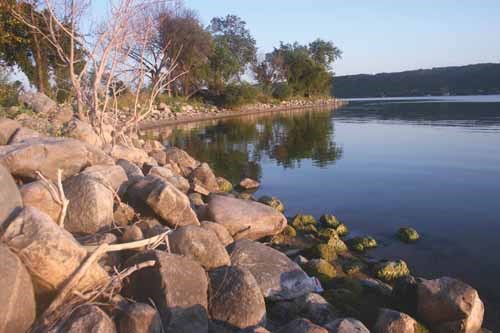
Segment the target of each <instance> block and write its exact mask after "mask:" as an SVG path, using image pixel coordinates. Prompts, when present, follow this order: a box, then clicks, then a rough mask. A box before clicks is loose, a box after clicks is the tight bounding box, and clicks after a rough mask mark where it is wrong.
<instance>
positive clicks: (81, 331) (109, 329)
mask: <svg viewBox="0 0 500 333" xmlns="http://www.w3.org/2000/svg"><path fill="white" fill-rule="evenodd" d="M89 332H91V333H116V326H115V323H114V322H113V320H111V318H109V316H108V315H107V314H106V313H105V312H104V311H102V310H101V309H100V308H99V307H98V306H95V305H90V304H86V305H82V306H79V307H77V308H76V309H75V310H73V312H72V313H71V315H70V316H69V317H68V319H67V320H66V321H65V322H64V324H63V326H62V327H61V329H60V330H58V333H89Z"/></svg>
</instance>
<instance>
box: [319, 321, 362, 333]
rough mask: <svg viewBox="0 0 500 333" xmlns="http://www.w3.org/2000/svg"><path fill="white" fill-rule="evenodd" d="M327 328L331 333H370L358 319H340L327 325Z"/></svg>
mask: <svg viewBox="0 0 500 333" xmlns="http://www.w3.org/2000/svg"><path fill="white" fill-rule="evenodd" d="M324 327H325V328H327V329H328V332H330V333H370V331H369V330H368V328H366V326H365V325H363V323H362V322H360V321H359V320H357V319H354V318H339V319H335V320H334V321H332V322H330V323H328V324H325V325H324Z"/></svg>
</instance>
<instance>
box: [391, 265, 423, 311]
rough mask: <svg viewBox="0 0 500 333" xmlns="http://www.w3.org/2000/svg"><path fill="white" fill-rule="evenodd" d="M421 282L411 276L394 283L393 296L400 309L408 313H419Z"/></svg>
mask: <svg viewBox="0 0 500 333" xmlns="http://www.w3.org/2000/svg"><path fill="white" fill-rule="evenodd" d="M418 283H419V281H418V280H417V279H416V278H414V277H413V276H411V275H408V276H404V277H402V278H400V279H397V280H396V281H394V283H393V285H394V288H393V292H392V296H393V297H394V300H395V303H396V304H397V305H398V309H399V310H401V311H403V312H406V313H412V314H413V313H416V312H417V288H418Z"/></svg>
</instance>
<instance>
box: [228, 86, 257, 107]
mask: <svg viewBox="0 0 500 333" xmlns="http://www.w3.org/2000/svg"><path fill="white" fill-rule="evenodd" d="M259 95H260V91H259V89H258V88H256V87H254V86H252V85H251V84H248V83H242V84H230V85H228V86H226V88H225V89H224V93H223V96H222V97H223V98H222V101H223V105H224V106H226V107H229V108H235V107H240V106H243V105H245V104H252V103H255V102H256V101H257V99H258V97H259Z"/></svg>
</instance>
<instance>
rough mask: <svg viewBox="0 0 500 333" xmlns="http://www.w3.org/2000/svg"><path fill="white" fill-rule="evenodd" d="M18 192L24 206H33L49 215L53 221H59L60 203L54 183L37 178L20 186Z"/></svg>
mask: <svg viewBox="0 0 500 333" xmlns="http://www.w3.org/2000/svg"><path fill="white" fill-rule="evenodd" d="M49 182H50V180H49ZM20 192H21V196H22V198H23V203H24V205H25V206H31V207H35V208H37V209H39V210H40V211H42V212H44V213H45V214H47V215H49V216H50V218H51V219H52V220H53V221H59V216H60V215H61V211H62V205H61V204H60V203H59V192H58V189H57V186H56V185H55V184H54V183H52V182H50V183H47V182H44V181H42V180H38V181H35V182H31V183H28V184H25V185H23V186H21V188H20Z"/></svg>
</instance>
